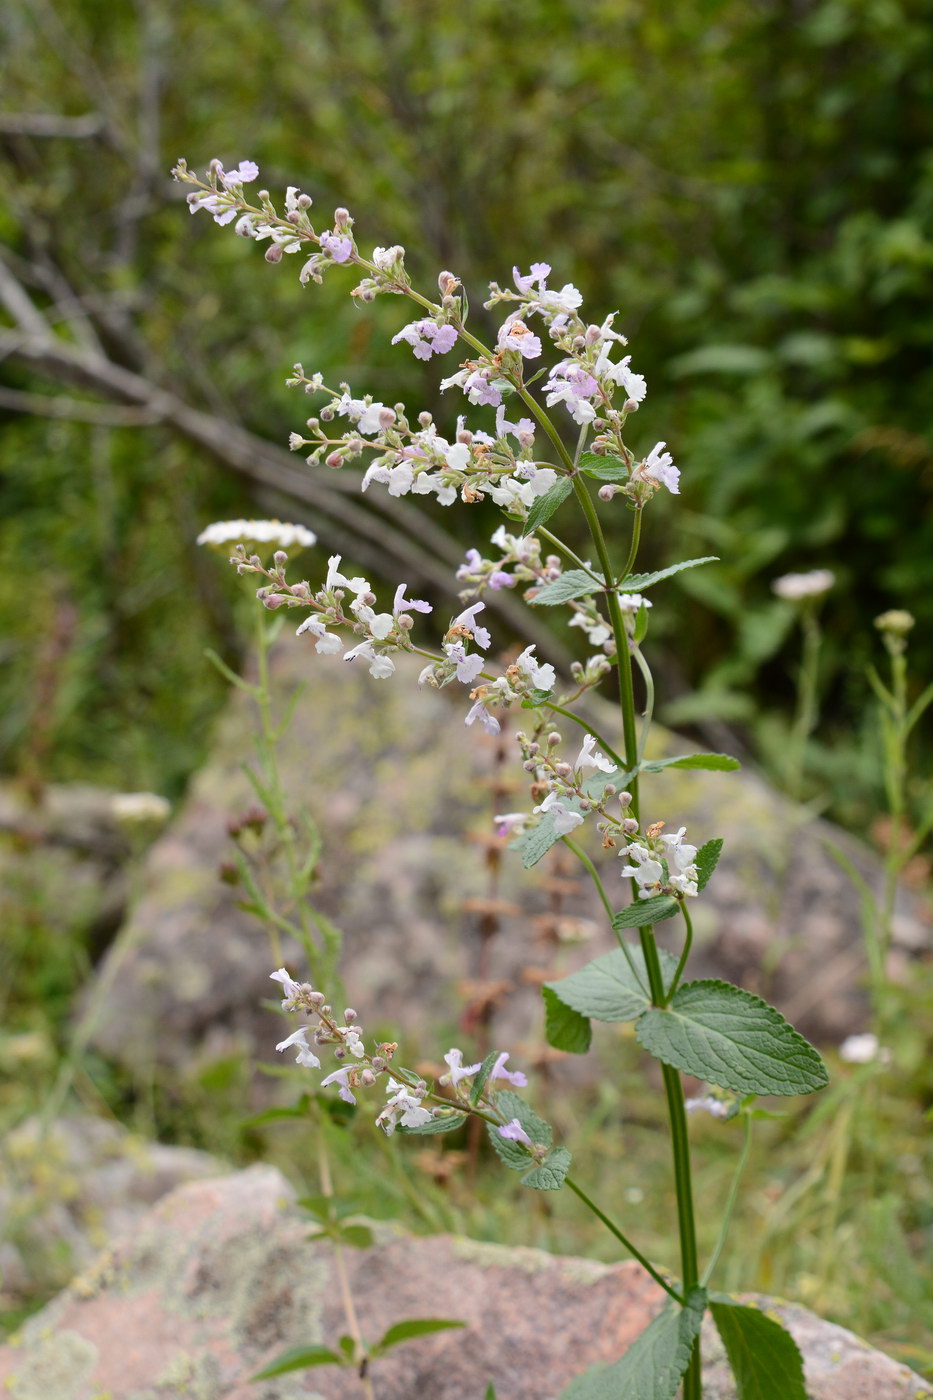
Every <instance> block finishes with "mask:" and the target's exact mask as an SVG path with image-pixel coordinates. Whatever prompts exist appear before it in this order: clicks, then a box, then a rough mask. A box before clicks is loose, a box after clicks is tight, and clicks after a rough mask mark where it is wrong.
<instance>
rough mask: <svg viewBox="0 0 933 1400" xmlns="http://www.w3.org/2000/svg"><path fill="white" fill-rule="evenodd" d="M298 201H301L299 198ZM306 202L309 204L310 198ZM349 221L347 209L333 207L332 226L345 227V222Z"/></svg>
mask: <svg viewBox="0 0 933 1400" xmlns="http://www.w3.org/2000/svg"><path fill="white" fill-rule="evenodd" d="M298 202H299V204H300V203H301V200H299V201H298ZM308 203H309V204H310V203H311V201H310V199H309V200H308ZM349 222H350V211H349V209H344V208H343V207H342V206H341V208H339V209H335V210H334V227H335V228H346V227H347V224H348V223H349Z"/></svg>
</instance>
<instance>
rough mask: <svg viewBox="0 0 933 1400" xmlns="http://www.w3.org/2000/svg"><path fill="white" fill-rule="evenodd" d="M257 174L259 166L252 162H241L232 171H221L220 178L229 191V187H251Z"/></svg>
mask: <svg viewBox="0 0 933 1400" xmlns="http://www.w3.org/2000/svg"><path fill="white" fill-rule="evenodd" d="M258 174H259V166H258V165H257V164H256V162H255V161H252V160H241V161H240V163H239V165H237V166H235V167H234V169H233V170H221V172H220V178H221V180H222V181H223V183H224V184H225V185H226V187H227V189H230V187H231V185H251V184H252V182H253V181H254V180H255V179H256V177H257V175H258Z"/></svg>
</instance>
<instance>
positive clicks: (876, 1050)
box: [839, 1031, 891, 1065]
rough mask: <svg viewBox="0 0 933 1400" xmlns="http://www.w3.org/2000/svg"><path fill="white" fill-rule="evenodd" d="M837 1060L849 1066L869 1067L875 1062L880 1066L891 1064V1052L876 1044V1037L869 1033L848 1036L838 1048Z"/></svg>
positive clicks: (885, 1047)
mask: <svg viewBox="0 0 933 1400" xmlns="http://www.w3.org/2000/svg"><path fill="white" fill-rule="evenodd" d="M839 1058H840V1060H845V1061H846V1063H847V1064H850V1065H870V1064H874V1062H875V1061H876V1060H877V1061H878V1062H879V1063H880V1064H883V1065H888V1064H890V1063H891V1051H890V1050H889V1049H888V1048H887V1046H885V1045H880V1044H879V1043H878V1037H877V1036H876V1035H873V1034H872V1032H871V1031H863V1032H862V1033H861V1035H848V1036H846V1038H845V1040H844V1041H843V1042H842V1044H841V1045H840V1047H839Z"/></svg>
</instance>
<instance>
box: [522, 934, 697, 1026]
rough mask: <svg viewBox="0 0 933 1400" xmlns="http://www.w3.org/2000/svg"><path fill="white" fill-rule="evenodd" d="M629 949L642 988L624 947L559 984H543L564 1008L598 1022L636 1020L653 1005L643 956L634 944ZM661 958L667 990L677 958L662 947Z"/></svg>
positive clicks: (614, 950)
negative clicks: (623, 949)
mask: <svg viewBox="0 0 933 1400" xmlns="http://www.w3.org/2000/svg"><path fill="white" fill-rule="evenodd" d="M627 947H628V950H629V954H630V956H631V959H632V963H633V964H634V966H635V968H636V969H637V970H638V974H639V976H640V977H641V981H642V985H641V986H639V984H638V981H637V979H636V977H635V973H634V972H633V971H632V966H631V965H630V964H629V960H628V958H627V957H626V956H625V953H624V952H623V951H622V949H621V948H613V950H612V952H611V953H603V955H602V957H599V958H594V959H593V961H592V962H589V963H587V964H586V966H585V967H581V968H580V970H579V972H572V973H571V974H570V976H569V977H562V978H561V979H560V981H559V982H545V984H544V985H545V987H546V988H547V990H549V991H551V992H553V994H554V995H555V996H556V997H558V998H559V999H560V1000H561V1001H562V1002H563V1003H564V1005H565V1006H569V1007H570V1008H571V1010H573V1011H577V1012H579V1014H580V1015H581V1016H593V1017H595V1019H596V1020H597V1021H634V1020H636V1019H637V1018H638V1017H639V1016H640V1015H641V1014H642V1012H643V1011H645V1010H646V1009H647V1008H648V1007H649V1006H650V1005H651V996H650V994H649V992H648V990H647V988H648V972H647V969H646V968H645V957H644V954H643V953H642V951H641V949H640V948H639V947H638V946H637V945H636V944H634V943H630V944H628V945H627ZM658 957H659V958H660V960H661V972H662V975H663V977H664V985H665V988H667V987H669V986H670V982H671V978H672V977H673V975H674V972H675V970H676V967H677V959H676V958H674V957H672V956H671V954H670V953H668V952H667V951H666V950H665V949H663V948H659V949H658Z"/></svg>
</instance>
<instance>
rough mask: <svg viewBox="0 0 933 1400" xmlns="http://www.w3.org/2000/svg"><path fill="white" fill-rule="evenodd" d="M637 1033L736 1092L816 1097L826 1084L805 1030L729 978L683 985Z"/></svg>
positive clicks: (668, 1059)
mask: <svg viewBox="0 0 933 1400" xmlns="http://www.w3.org/2000/svg"><path fill="white" fill-rule="evenodd" d="M577 1009H578V1010H579V1009H580V1008H579V1007H578V1008H577ZM635 1035H636V1037H637V1039H638V1042H639V1044H640V1045H641V1046H642V1047H643V1048H644V1049H645V1050H647V1051H648V1053H649V1054H650V1055H653V1056H654V1057H655V1059H658V1060H661V1061H662V1063H663V1064H666V1065H673V1066H674V1068H675V1069H679V1070H681V1071H682V1072H683V1073H684V1074H692V1075H694V1076H695V1077H696V1078H697V1079H703V1080H706V1081H707V1082H708V1083H710V1084H718V1085H719V1086H720V1088H722V1089H732V1090H734V1091H735V1093H737V1094H780V1095H785V1096H787V1095H790V1094H810V1093H813V1091H814V1090H815V1089H822V1088H823V1087H824V1085H825V1084H826V1083H827V1082H828V1076H827V1074H826V1067H825V1066H824V1064H823V1061H822V1060H821V1059H820V1057H819V1055H818V1054H817V1052H816V1051H815V1050H814V1048H813V1046H812V1045H811V1044H810V1043H809V1042H808V1041H806V1040H804V1038H803V1036H802V1035H801V1034H800V1032H799V1031H795V1030H794V1028H793V1026H792V1025H790V1024H789V1022H787V1021H785V1020H784V1017H783V1016H782V1015H781V1013H780V1012H779V1011H776V1010H775V1008H774V1007H773V1006H769V1005H768V1004H767V1002H765V1001H762V1000H761V998H760V997H756V996H753V995H752V993H751V992H746V991H743V989H742V988H741V987H733V986H732V985H731V984H730V983H728V982H718V981H713V980H708V981H702V982H687V983H685V984H684V986H682V987H681V988H680V989H679V990H678V991H677V992H676V993H675V995H674V998H673V1000H672V1001H671V1003H670V1005H669V1006H668V1007H666V1008H665V1009H664V1010H663V1011H662V1010H660V1009H658V1008H657V1007H652V1008H651V1009H650V1010H648V1011H646V1012H645V1014H644V1015H643V1016H642V1017H641V1018H640V1019H639V1021H638V1022H637V1023H636V1026H635Z"/></svg>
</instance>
